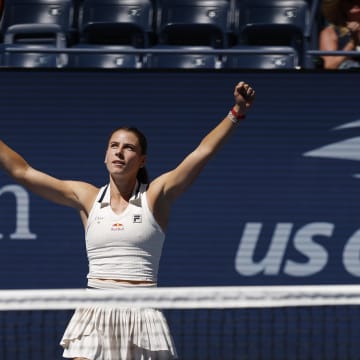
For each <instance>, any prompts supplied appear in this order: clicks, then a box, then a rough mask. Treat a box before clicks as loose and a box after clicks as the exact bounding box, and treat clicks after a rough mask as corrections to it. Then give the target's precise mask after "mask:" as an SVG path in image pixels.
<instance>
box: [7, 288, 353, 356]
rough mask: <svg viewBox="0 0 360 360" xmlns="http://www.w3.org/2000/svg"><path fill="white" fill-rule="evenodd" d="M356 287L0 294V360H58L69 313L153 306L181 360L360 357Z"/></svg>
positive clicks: (11, 291) (166, 289) (155, 289)
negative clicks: (165, 323) (77, 310)
mask: <svg viewBox="0 0 360 360" xmlns="http://www.w3.org/2000/svg"><path fill="white" fill-rule="evenodd" d="M359 305H360V287H359V286H355V285H336V286H335V285H322V286H261V287H257V286H249V287H241V286H234V287H231V286H229V287H179V288H146V289H133V288H131V289H126V290H124V291H123V290H122V291H118V290H117V291H113V290H101V291H99V290H96V291H88V290H86V289H48V290H47V289H45V290H2V291H0V359H2V360H17V359H19V360H20V359H21V360H28V359H37V360H39V359H46V360H48V359H54V360H56V359H62V348H61V347H60V345H59V342H60V339H61V337H62V335H63V332H64V330H65V328H66V326H67V323H68V321H69V320H70V318H71V316H72V314H73V312H74V309H76V308H87V307H92V306H96V307H101V308H114V307H115V308H139V309H143V308H154V309H161V310H162V311H163V313H164V315H165V317H166V319H167V321H168V324H169V327H170V331H171V334H172V336H173V338H174V341H175V345H176V348H177V352H178V355H179V359H182V360H212V359H216V360H231V359H236V360H245V359H247V360H268V359H269V360H270V359H271V360H275V359H276V360H282V359H284V360H285V359H286V360H289V359H290V360H291V359H296V360H302V359H304V360H311V359H322V360H327V359H329V360H330V359H331V360H336V359H338V360H352V359H359V358H360V341H359V336H360V310H359V308H360V307H359Z"/></svg>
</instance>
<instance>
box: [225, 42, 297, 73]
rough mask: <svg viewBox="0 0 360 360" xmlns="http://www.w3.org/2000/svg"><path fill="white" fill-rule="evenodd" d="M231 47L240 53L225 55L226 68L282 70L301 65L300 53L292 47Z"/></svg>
mask: <svg viewBox="0 0 360 360" xmlns="http://www.w3.org/2000/svg"><path fill="white" fill-rule="evenodd" d="M231 49H232V50H236V51H238V53H236V54H229V55H225V56H224V57H223V59H222V64H223V67H224V68H225V69H267V70H282V69H296V68H297V67H298V66H299V60H298V53H297V51H296V50H295V49H294V48H292V47H285V46H252V45H250V46H246V45H239V46H234V47H232V48H231Z"/></svg>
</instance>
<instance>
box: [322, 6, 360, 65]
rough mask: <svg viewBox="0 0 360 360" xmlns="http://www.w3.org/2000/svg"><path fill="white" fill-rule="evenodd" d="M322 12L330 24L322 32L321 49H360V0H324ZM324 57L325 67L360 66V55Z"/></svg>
mask: <svg viewBox="0 0 360 360" xmlns="http://www.w3.org/2000/svg"><path fill="white" fill-rule="evenodd" d="M322 13H323V15H324V17H325V20H326V21H327V23H328V24H327V25H326V26H325V28H324V29H323V30H322V31H321V32H320V37H319V47H320V50H322V51H335V50H343V51H352V50H360V0H323V1H322ZM359 55H360V54H359ZM322 59H323V67H324V68H325V69H350V68H360V56H359V58H357V57H354V58H351V57H349V56H343V55H341V56H340V55H339V56H337V55H336V56H333V55H331V56H330V55H329V56H322Z"/></svg>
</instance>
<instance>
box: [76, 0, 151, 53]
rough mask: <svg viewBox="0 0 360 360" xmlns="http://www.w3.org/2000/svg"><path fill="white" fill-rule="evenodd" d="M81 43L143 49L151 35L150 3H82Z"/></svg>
mask: <svg viewBox="0 0 360 360" xmlns="http://www.w3.org/2000/svg"><path fill="white" fill-rule="evenodd" d="M79 30H80V35H81V40H82V42H85V43H97V44H104V45H105V44H106V45H109V44H112V45H119V44H122V45H132V46H135V47H146V46H148V45H149V42H150V38H151V36H152V34H153V33H154V28H153V5H152V3H151V0H84V1H83V3H82V5H81V7H80V14H79Z"/></svg>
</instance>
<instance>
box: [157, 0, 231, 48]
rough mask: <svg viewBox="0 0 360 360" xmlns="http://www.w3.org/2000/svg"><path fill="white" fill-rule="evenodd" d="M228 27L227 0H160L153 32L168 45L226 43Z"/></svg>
mask: <svg viewBox="0 0 360 360" xmlns="http://www.w3.org/2000/svg"><path fill="white" fill-rule="evenodd" d="M230 31H231V13H230V2H229V1H227V0H217V1H216V0H159V1H158V6H157V23H156V32H157V35H158V42H159V43H160V44H167V45H170V44H171V45H192V46H212V47H214V48H223V47H226V46H227V43H228V35H229V33H230Z"/></svg>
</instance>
